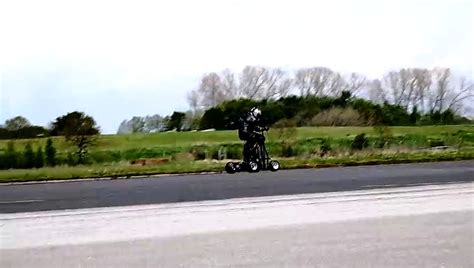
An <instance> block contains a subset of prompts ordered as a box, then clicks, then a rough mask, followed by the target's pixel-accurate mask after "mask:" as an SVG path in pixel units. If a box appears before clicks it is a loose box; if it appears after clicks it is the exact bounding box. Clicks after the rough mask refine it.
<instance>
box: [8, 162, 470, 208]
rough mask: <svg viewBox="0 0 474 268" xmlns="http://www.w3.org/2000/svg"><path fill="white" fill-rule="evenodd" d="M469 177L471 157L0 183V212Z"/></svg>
mask: <svg viewBox="0 0 474 268" xmlns="http://www.w3.org/2000/svg"><path fill="white" fill-rule="evenodd" d="M472 181H474V161H457V162H440V163H422V164H402V165H382V166H362V167H344V168H327V169H306V170H286V171H285V170H284V171H279V172H276V173H271V172H261V173H258V174H249V173H241V174H234V175H228V174H219V175H189V176H164V177H151V178H143V179H124V180H100V181H77V182H61V183H44V184H23V185H0V213H15V212H28V211H47V210H60V209H79V208H93V207H114V206H128V205H144V204H160V203H176V202H189V201H200V200H221V199H229V198H242V197H257V196H272V195H291V194H302V193H324V192H338V191H352V190H362V189H375V188H381V187H382V188H383V187H401V186H413V185H422V184H446V183H453V182H472Z"/></svg>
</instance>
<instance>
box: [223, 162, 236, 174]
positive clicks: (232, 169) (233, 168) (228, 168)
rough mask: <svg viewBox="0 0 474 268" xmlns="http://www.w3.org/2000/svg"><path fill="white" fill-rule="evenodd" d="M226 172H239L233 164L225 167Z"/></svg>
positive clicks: (230, 163)
mask: <svg viewBox="0 0 474 268" xmlns="http://www.w3.org/2000/svg"><path fill="white" fill-rule="evenodd" d="M225 171H226V172H227V173H229V174H234V173H235V172H236V171H237V169H236V167H235V164H234V163H232V162H229V163H227V164H226V165H225Z"/></svg>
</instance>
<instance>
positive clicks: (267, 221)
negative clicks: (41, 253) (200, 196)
mask: <svg viewBox="0 0 474 268" xmlns="http://www.w3.org/2000/svg"><path fill="white" fill-rule="evenodd" d="M473 201H474V183H462V184H450V185H430V186H416V187H404V188H390V189H374V190H361V191H348V192H337V193H321V194H301V195H288V196H269V197H257V198H239V199H229V200H219V201H201V202H188V203H175V204H159V205H140V206H127V207H112V208H91V209H77V210H62V211H46V212H27V213H16V214H0V249H8V248H30V247H43V246H55V245H73V244H89V243H96V242H111V241H130V240H136V239H146V238H151V237H172V236H181V235H189V234H195V233H208V232H221V231H234V230H236V231H237V230H249V229H257V228H267V227H282V226H288V225H302V224H312V223H320V222H337V221H347V220H360V219H366V218H383V217H390V216H403V215H418V214H429V213H437V212H448V211H473V210H474V204H473Z"/></svg>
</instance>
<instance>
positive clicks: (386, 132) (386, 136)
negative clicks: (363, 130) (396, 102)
mask: <svg viewBox="0 0 474 268" xmlns="http://www.w3.org/2000/svg"><path fill="white" fill-rule="evenodd" d="M374 132H375V134H376V135H377V139H376V141H375V147H377V148H380V149H383V148H385V147H387V145H388V144H389V143H390V142H391V141H392V139H393V135H392V131H391V130H390V128H388V127H386V126H375V127H374Z"/></svg>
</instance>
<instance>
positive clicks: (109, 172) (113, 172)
mask: <svg viewBox="0 0 474 268" xmlns="http://www.w3.org/2000/svg"><path fill="white" fill-rule="evenodd" d="M468 159H474V150H466V151H441V152H416V153H389V154H381V153H374V154H367V153H360V154H355V155H351V156H339V157H325V158H309V159H301V158H284V159H279V160H280V162H281V165H282V168H284V169H294V168H323V167H334V166H355V165H375V164H395V163H414V162H432V161H450V160H468ZM224 164H225V162H224V161H208V160H207V161H192V162H179V161H176V162H170V163H168V164H164V165H160V166H130V165H127V164H124V163H118V164H113V165H93V166H78V167H66V166H64V167H55V168H41V169H28V170H22V169H16V170H5V171H0V183H6V182H26V181H46V180H58V179H61V180H68V179H80V178H102V177H109V178H116V177H131V176H139V175H152V174H180V173H199V172H222V171H223V166H224Z"/></svg>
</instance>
